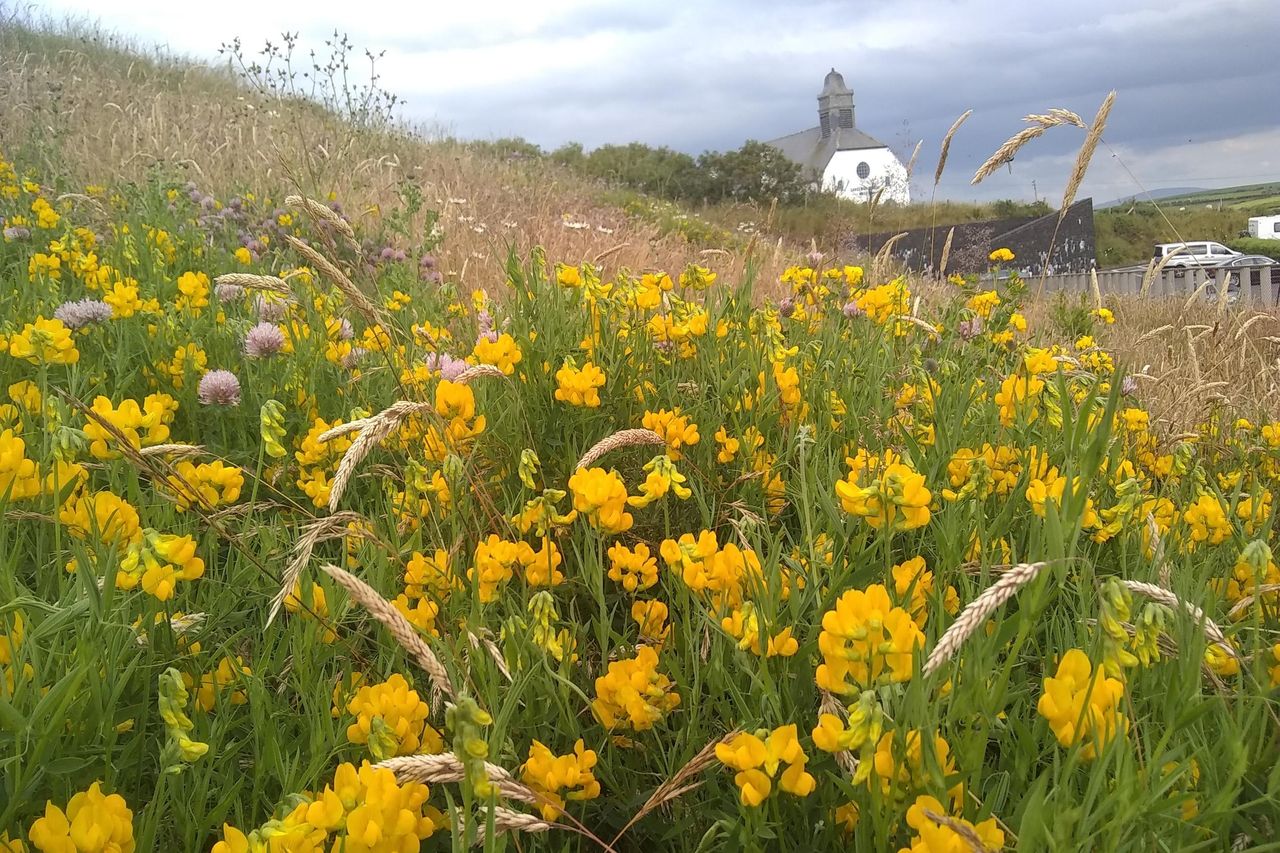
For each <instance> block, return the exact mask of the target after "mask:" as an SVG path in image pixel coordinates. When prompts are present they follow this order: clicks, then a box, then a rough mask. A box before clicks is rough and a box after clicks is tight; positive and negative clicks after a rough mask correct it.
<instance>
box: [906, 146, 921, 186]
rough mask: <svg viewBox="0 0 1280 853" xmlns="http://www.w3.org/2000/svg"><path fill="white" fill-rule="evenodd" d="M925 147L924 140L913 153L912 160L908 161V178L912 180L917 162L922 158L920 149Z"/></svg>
mask: <svg viewBox="0 0 1280 853" xmlns="http://www.w3.org/2000/svg"><path fill="white" fill-rule="evenodd" d="M923 146H924V140H923V139H921V140H920V141H919V142H917V143H916V147H915V150H914V151H912V152H911V159H910V160H908V161H907V178H908V179H910V177H911V176H912V175H914V174H915V171H916V160H917V158H919V157H920V149H921V148H922V147H923Z"/></svg>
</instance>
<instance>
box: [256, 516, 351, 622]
mask: <svg viewBox="0 0 1280 853" xmlns="http://www.w3.org/2000/svg"><path fill="white" fill-rule="evenodd" d="M363 520H364V516H362V515H360V514H359V513H355V512H341V513H337V514H335V515H327V516H325V517H323V518H318V519H316V520H315V521H312V522H311V523H309V524H307V525H305V526H304V527H303V528H302V536H301V537H299V538H298V541H297V542H296V543H294V546H293V559H291V560H290V561H289V564H288V565H287V566H285V568H284V574H283V575H281V577H280V589H279V590H278V591H277V592H276V595H275V598H273V599H271V610H270V611H269V612H268V613H267V625H268V626H269V625H270V624H271V623H272V622H273V621H275V618H276V616H277V614H279V613H280V607H281V606H282V605H283V604H284V600H285V599H286V598H288V597H289V593H291V592H293V588H294V586H295V585H297V583H298V579H299V578H300V577H302V570H303V569H305V568H306V567H307V563H309V562H311V552H312V551H314V550H315V547H316V545H318V544H319V543H321V542H324V541H327V540H329V539H337V538H338V537H340V536H346V535H347V534H348V533H350V530H348V528H347V525H348V524H349V523H350V522H352V521H363Z"/></svg>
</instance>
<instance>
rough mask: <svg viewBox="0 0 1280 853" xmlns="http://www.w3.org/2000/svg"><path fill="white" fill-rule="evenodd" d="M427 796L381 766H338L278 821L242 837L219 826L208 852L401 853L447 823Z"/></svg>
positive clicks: (424, 788) (420, 786) (426, 790)
mask: <svg viewBox="0 0 1280 853" xmlns="http://www.w3.org/2000/svg"><path fill="white" fill-rule="evenodd" d="M430 796H431V789H430V788H428V787H427V786H426V785H424V784H422V783H421V782H404V783H403V784H402V783H399V782H397V781H396V775H395V773H393V772H392V771H391V770H388V769H387V768H385V767H374V766H373V765H371V764H369V762H367V761H365V762H363V763H361V765H360V767H359V768H358V769H357V768H356V767H355V765H353V764H349V763H343V764H340V765H338V769H337V770H336V771H335V772H334V774H333V782H332V783H331V784H329V785H326V786H325V788H324V790H323V791H321V792H319V793H318V794H316V795H314V797H303V799H302V802H299V803H298V804H297V805H295V806H294V807H293V808H292V809H291V810H290V811H289V812H288V814H286V815H285V816H284V817H283V818H282V819H279V820H271V821H268V822H267V823H266V824H264V825H263V826H261V827H260V828H258V829H256V830H253V831H252V832H249V833H247V834H246V833H245V832H243V831H241V830H239V829H237V828H236V827H234V826H231V825H230V824H224V825H223V827H222V840H221V841H219V842H217V843H216V844H214V845H213V851H212V853H274V851H289V853H326V851H339V850H341V851H347V852H348V853H406V851H413V850H417V849H419V848H420V847H421V846H422V841H423V840H425V839H427V838H430V837H431V835H432V834H433V833H434V832H435V831H436V830H437V829H439V828H441V827H443V826H445V825H446V823H445V821H444V818H443V815H441V814H440V812H439V811H438V810H436V809H435V808H433V807H431V806H429V805H427V798H428V797H430Z"/></svg>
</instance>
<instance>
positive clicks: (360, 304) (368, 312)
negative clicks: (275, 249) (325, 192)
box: [284, 234, 391, 329]
mask: <svg viewBox="0 0 1280 853" xmlns="http://www.w3.org/2000/svg"><path fill="white" fill-rule="evenodd" d="M284 239H285V240H287V241H288V242H289V245H290V246H293V248H294V251H296V252H297V253H298V254H299V255H301V256H302V257H303V258H304V259H305V260H306V261H307V263H309V264H311V265H312V266H313V267H315V268H316V269H317V270H318V271H319V272H321V273H322V274H324V276H325V277H326V278H328V279H329V280H330V281H332V282H333V284H334V286H335V287H337V288H338V290H340V291H341V292H342V295H343V296H345V297H346V298H347V302H349V303H351V307H352V308H355V309H356V310H357V311H359V312H360V313H361V314H362V315H363V316H364V318H365V320H367V321H368V322H370V323H372V324H374V325H378V326H382V327H383V328H384V329H390V328H391V327H390V325H389V324H388V323H387V322H386V321H385V320H384V319H383V317H382V312H381V311H380V310H379V309H378V306H376V305H374V304H373V303H372V302H371V301H369V297H367V296H365V295H364V291H362V290H361V289H360V288H358V287H356V286H355V284H354V283H353V282H352V281H351V279H349V278H347V275H346V273H344V272H343V271H342V270H340V269H338V268H337V267H336V266H335V265H334V263H333V261H330V260H329V259H328V258H326V257H325V256H324V255H322V254H320V252H318V251H316V250H315V248H314V247H312V246H309V245H307V244H306V243H304V242H303V241H302V240H299V239H298V238H297V237H294V236H293V235H292V234H286V235H284Z"/></svg>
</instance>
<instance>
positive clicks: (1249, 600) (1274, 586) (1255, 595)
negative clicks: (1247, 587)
mask: <svg viewBox="0 0 1280 853" xmlns="http://www.w3.org/2000/svg"><path fill="white" fill-rule="evenodd" d="M1274 592H1280V583H1264V584H1260V585H1259V586H1257V587H1255V588H1254V590H1253V592H1252V593H1251V594H1249V595H1246V596H1245V597H1244V598H1242V599H1240V600H1239V601H1237V602H1236V603H1235V604H1233V605H1232V606H1231V609H1230V610H1228V611H1227V616H1228V617H1230V618H1232V619H1235V618H1237V617H1238V616H1240V614H1242V613H1244V612H1245V611H1246V610H1248V609H1249V607H1250V606H1252V605H1253V603H1254V602H1255V601H1257V600H1258V599H1259V598H1261V597H1262V596H1264V595H1271V594H1272V593H1274Z"/></svg>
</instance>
